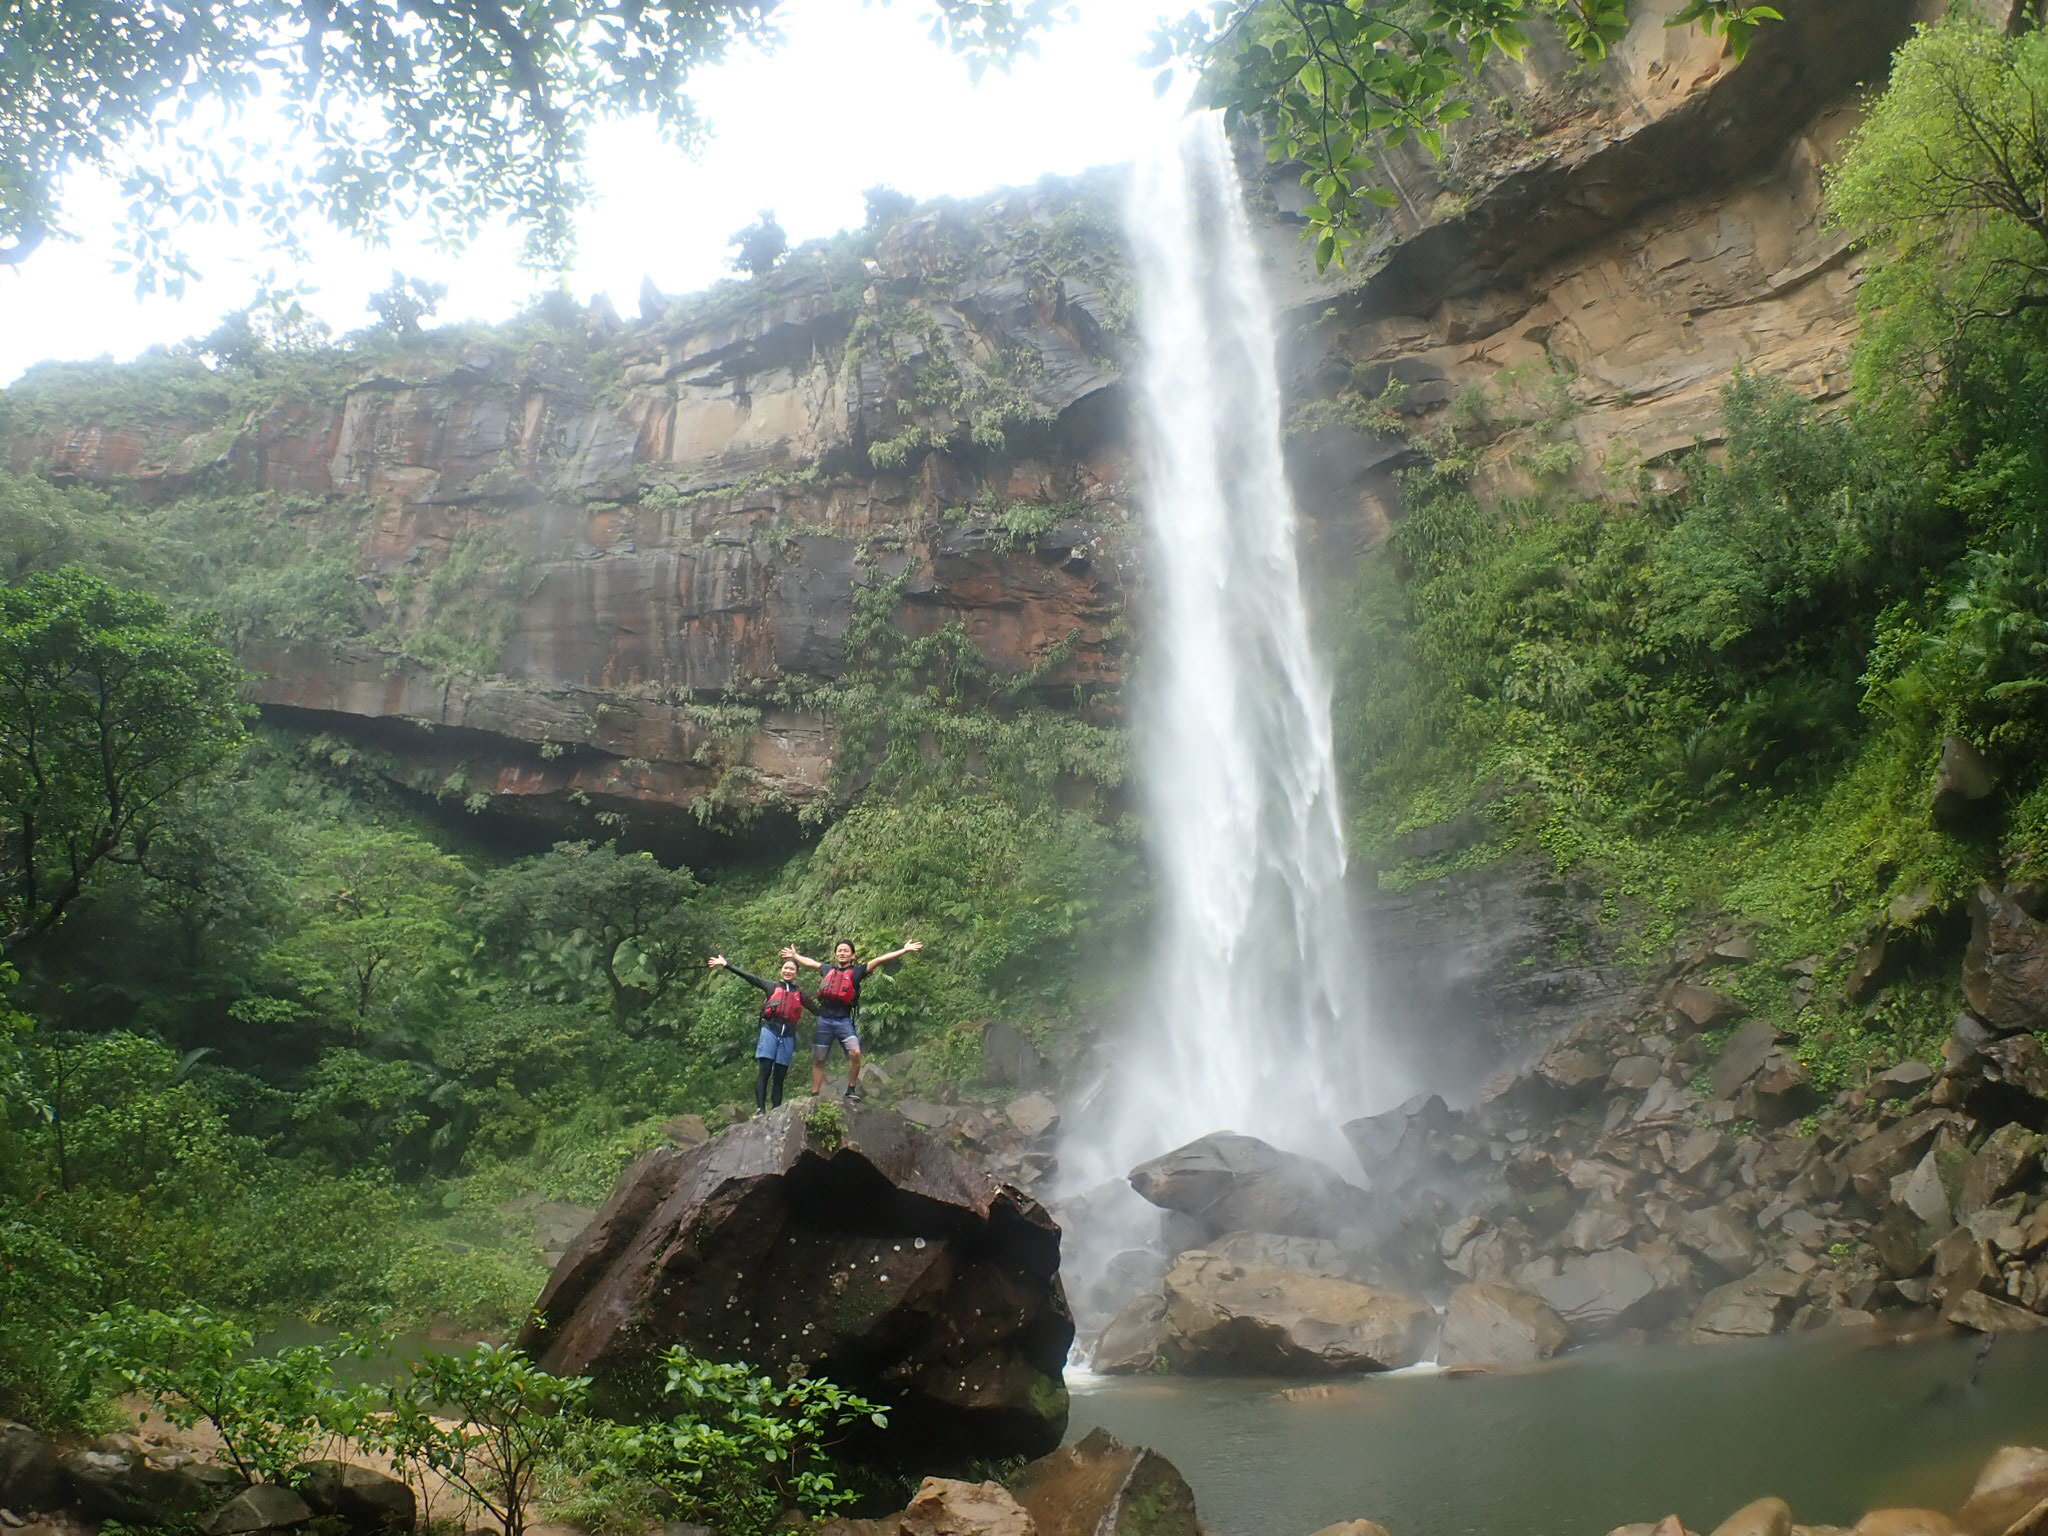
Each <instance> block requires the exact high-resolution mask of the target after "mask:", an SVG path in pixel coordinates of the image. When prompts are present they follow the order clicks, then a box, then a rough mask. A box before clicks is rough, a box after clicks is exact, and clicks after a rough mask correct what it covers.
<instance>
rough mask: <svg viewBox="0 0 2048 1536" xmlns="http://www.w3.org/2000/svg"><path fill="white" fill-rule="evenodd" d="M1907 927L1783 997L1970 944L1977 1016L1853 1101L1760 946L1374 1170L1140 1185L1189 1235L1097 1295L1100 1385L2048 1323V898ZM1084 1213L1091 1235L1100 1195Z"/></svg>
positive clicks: (1230, 1141) (1679, 978) (1162, 1166)
mask: <svg viewBox="0 0 2048 1536" xmlns="http://www.w3.org/2000/svg"><path fill="white" fill-rule="evenodd" d="M1894 909H1895V910H1893V911H1891V912H1889V913H1887V914H1886V916H1885V918H1884V920H1883V921H1882V922H1881V923H1879V924H1877V925H1876V926H1874V927H1873V929H1872V930H1871V932H1869V933H1868V934H1867V935H1866V936H1865V937H1864V939H1863V940H1862V941H1861V942H1860V947H1859V948H1858V949H1857V950H1856V952H1855V953H1854V954H1843V955H1839V956H1832V957H1822V956H1812V957H1802V958H1800V959H1797V960H1794V961H1792V962H1790V963H1788V964H1785V965H1783V966H1781V967H1778V969H1779V970H1781V971H1782V975H1781V976H1779V977H1777V978H1776V980H1777V981H1780V982H1782V983H1783V984H1784V985H1785V986H1786V987H1788V988H1789V989H1790V990H1791V992H1792V994H1793V997H1794V1000H1795V1003H1803V1002H1804V1000H1805V999H1806V998H1808V997H1810V996H1811V995H1812V992H1813V989H1814V986H1815V982H1814V977H1815V975H1816V974H1817V973H1824V974H1827V975H1830V976H1841V977H1842V978H1843V979H1842V980H1841V981H1839V982H1837V983H1834V984H1836V985H1840V986H1842V987H1845V988H1847V989H1849V991H1850V992H1851V994H1852V1000H1853V995H1854V994H1856V993H1858V992H1859V990H1860V991H1861V993H1862V995H1864V996H1865V997H1874V996H1876V995H1877V993H1878V992H1879V990H1880V989H1881V988H1882V986H1883V985H1884V983H1885V978H1886V975H1887V971H1886V967H1887V965H1888V964H1892V963H1896V962H1897V961H1898V960H1899V958H1900V956H1901V955H1902V954H1911V953H1913V952H1914V946H1916V945H1927V944H1931V943H1940V944H1944V945H1949V946H1952V948H1950V949H1949V950H1948V952H1950V953H1954V952H1955V951H1957V950H1960V951H1961V955H1962V958H1961V962H1960V966H1961V972H1960V990H1961V993H1962V996H1963V998H1964V1000H1965V1002H1966V1004H1967V1005H1968V1006H1967V1007H1965V1008H1964V1009H1963V1011H1961V1012H1960V1013H1959V1014H1958V1015H1957V1017H1956V1019H1955V1021H1954V1025H1953V1028H1952V1030H1951V1033H1950V1035H1949V1038H1948V1040H1947V1041H1946V1043H1945V1044H1944V1045H1943V1046H1942V1048H1941V1049H1940V1051H1939V1052H1938V1053H1935V1052H1930V1053H1928V1054H1929V1057H1930V1059H1928V1060H1924V1061H1921V1060H1908V1061H1904V1062H1900V1063H1898V1064H1895V1065H1893V1066H1890V1067H1888V1068H1886V1069H1884V1070H1882V1071H1878V1072H1874V1073H1869V1074H1866V1075H1863V1076H1861V1077H1858V1078H1852V1079H1850V1080H1848V1081H1847V1082H1846V1083H1845V1082H1843V1081H1841V1080H1839V1079H1838V1080H1837V1081H1835V1082H1832V1083H1830V1084H1829V1085H1828V1086H1827V1087H1826V1088H1823V1087H1822V1086H1821V1085H1820V1084H1819V1083H1817V1082H1816V1080H1815V1076H1814V1071H1813V1069H1812V1068H1810V1067H1809V1066H1807V1065H1806V1064H1805V1063H1804V1062H1803V1061H1802V1060H1801V1059H1800V1057H1799V1056H1798V1054H1797V1053H1796V1050H1795V1047H1794V1044H1793V1042H1792V1039H1791V1037H1790V1036H1789V1035H1787V1034H1785V1033H1784V1032H1782V1031H1781V1030H1780V1029H1779V1028H1777V1027H1776V1025H1774V1024H1773V1023H1772V1022H1771V1021H1770V1020H1768V1019H1765V1018H1761V1017H1756V1016H1754V1015H1753V1014H1752V1012H1751V1010H1750V1009H1749V1007H1748V1006H1747V1005H1746V1004H1745V1003H1744V1002H1743V1001H1742V1000H1741V997H1740V995H1739V994H1740V993H1741V992H1742V991H1745V990H1749V989H1747V988H1744V987H1742V986H1741V985H1740V984H1739V983H1738V982H1737V980H1736V978H1737V976H1738V975H1739V973H1741V972H1743V971H1744V970H1746V969H1748V968H1749V967H1751V966H1755V965H1759V964H1761V962H1760V961H1759V960H1758V958H1757V955H1758V946H1757V944H1756V942H1755V941H1754V938H1753V937H1751V936H1749V935H1742V934H1722V935H1720V936H1718V937H1710V938H1708V939H1705V940H1703V941H1701V942H1699V943H1697V944H1695V945H1693V946H1692V947H1691V948H1690V949H1688V950H1687V951H1686V952H1684V953H1681V954H1678V955H1675V956H1673V957H1672V958H1671V959H1670V960H1669V962H1668V963H1666V964H1665V965H1663V966H1662V967H1661V968H1660V969H1657V970H1654V971H1653V972H1651V973H1650V974H1649V975H1648V976H1647V977H1646V979H1645V980H1644V981H1643V982H1642V984H1641V985H1640V986H1639V987H1638V988H1637V989H1636V990H1635V991H1633V992H1632V993H1631V994H1629V995H1628V996H1626V997H1624V998H1622V999H1621V1000H1620V1001H1618V1002H1617V1003H1615V1004H1613V1005H1611V1006H1609V1007H1606V1008H1602V1009H1598V1010H1592V1009H1589V1010H1586V1011H1583V1012H1582V1013H1581V1014H1580V1015H1579V1016H1578V1017H1577V1018H1576V1019H1575V1020H1574V1021H1572V1022H1571V1023H1570V1024H1568V1025H1567V1026H1566V1027H1564V1028H1563V1029H1562V1030H1560V1031H1558V1032H1555V1033H1553V1034H1552V1035H1551V1036H1550V1037H1549V1038H1548V1040H1547V1041H1546V1042H1544V1043H1542V1044H1541V1045H1540V1046H1539V1047H1536V1048H1533V1049H1532V1051H1531V1052H1530V1053H1529V1054H1528V1055H1527V1056H1525V1057H1524V1059H1523V1060H1522V1061H1520V1062H1519V1063H1518V1064H1516V1065H1513V1066H1511V1067H1509V1068H1507V1069H1505V1070H1502V1071H1499V1072H1497V1073H1495V1074H1494V1075H1492V1076H1491V1077H1489V1078H1486V1079H1485V1080H1483V1081H1482V1082H1480V1083H1479V1084H1478V1085H1477V1087H1476V1089H1473V1090H1471V1091H1470V1092H1469V1094H1468V1095H1467V1096H1466V1097H1465V1099H1464V1101H1463V1102H1460V1103H1458V1104H1456V1105H1453V1104H1452V1103H1450V1102H1447V1100H1446V1098H1445V1097H1443V1096H1439V1095H1435V1094H1424V1095H1420V1096H1418V1097H1416V1098H1414V1099H1412V1100H1410V1101H1409V1102H1407V1103H1404V1104H1402V1105H1400V1106H1398V1107H1397V1108H1394V1109H1392V1110H1389V1111H1386V1112H1384V1113H1382V1114H1378V1115H1373V1116H1369V1117H1366V1118H1363V1119H1359V1120H1355V1121H1353V1122H1351V1123H1350V1124H1349V1125H1348V1126H1346V1128H1345V1129H1346V1134H1347V1136H1348V1138H1349V1140H1350V1141H1351V1143H1352V1146H1353V1148H1354V1150H1355V1151H1356V1153H1357V1156H1358V1162H1359V1168H1360V1169H1361V1170H1362V1172H1356V1171H1354V1172H1353V1174H1352V1176H1351V1178H1348V1179H1347V1178H1345V1177H1343V1176H1341V1175H1340V1174H1339V1173H1338V1172H1337V1171H1336V1170H1334V1169H1331V1168H1327V1167H1323V1166H1321V1165H1319V1164H1314V1163H1312V1162H1311V1161H1310V1160H1308V1159H1305V1158H1299V1157H1295V1156H1294V1155H1292V1154H1289V1153H1285V1152H1281V1151H1279V1150H1277V1149H1275V1148H1272V1147H1269V1146H1266V1145H1265V1144H1264V1143H1262V1142H1256V1141H1253V1140H1252V1139H1251V1138H1247V1137H1241V1136H1233V1135H1216V1136H1209V1137H1204V1138H1202V1139H1200V1140H1198V1141H1196V1142H1194V1143H1191V1144H1190V1145H1188V1146H1186V1147H1182V1148H1178V1149H1176V1150H1174V1151H1172V1152H1170V1153H1167V1154H1165V1155H1164V1156H1162V1157H1159V1158H1156V1159H1154V1160H1153V1161H1151V1162H1149V1163H1146V1164H1144V1165H1142V1166H1141V1167H1139V1168H1136V1169H1134V1170H1132V1173H1131V1176H1130V1182H1131V1185H1132V1187H1133V1188H1135V1189H1136V1190H1137V1191H1138V1192H1139V1193H1140V1194H1142V1195H1144V1196H1145V1197H1146V1198H1147V1199H1149V1200H1151V1201H1152V1202H1153V1203H1154V1204H1156V1205H1158V1206H1160V1207H1161V1208H1162V1216H1161V1219H1160V1226H1159V1233H1160V1235H1159V1238H1158V1240H1157V1241H1156V1242H1155V1243H1154V1244H1153V1245H1151V1246H1150V1247H1148V1248H1144V1249H1133V1250H1131V1251H1129V1252H1126V1253H1123V1254H1119V1255H1117V1256H1116V1258H1115V1259H1114V1260H1112V1261H1111V1263H1110V1264H1109V1265H1108V1267H1107V1270H1106V1272H1105V1273H1104V1275H1102V1276H1101V1277H1096V1278H1094V1279H1092V1280H1091V1282H1090V1283H1089V1284H1088V1285H1086V1286H1084V1287H1082V1290H1081V1293H1080V1294H1082V1296H1083V1297H1084V1299H1085V1300H1086V1301H1087V1303H1088V1305H1089V1307H1090V1308H1091V1309H1096V1310H1099V1311H1100V1312H1101V1313H1102V1314H1103V1315H1102V1316H1101V1317H1094V1318H1091V1319H1090V1323H1091V1327H1090V1336H1091V1339H1092V1348H1093V1360H1094V1364H1095V1367H1096V1369H1098V1370H1103V1371H1109V1372H1136V1371H1149V1370H1158V1369H1173V1370H1183V1371H1198V1372H1199V1371H1248V1372H1274V1371H1278V1372H1299V1373H1303V1374H1313V1373H1320V1372H1327V1371H1332V1370H1373V1369H1381V1368H1386V1367H1390V1366H1400V1365H1405V1364H1409V1363H1412V1362H1413V1361H1416V1360H1426V1359H1429V1358H1432V1356H1433V1357H1434V1358H1435V1359H1436V1361H1437V1363H1439V1364H1440V1365H1443V1366H1446V1367H1486V1366H1503V1365H1514V1364H1524V1363H1528V1362H1532V1361H1535V1360H1540V1359H1543V1358H1546V1357H1547V1356H1549V1355H1551V1354H1553V1353H1555V1352H1556V1351H1558V1350H1559V1349H1562V1348H1566V1347H1570V1346H1575V1345H1581V1344H1587V1343H1592V1342H1596V1341H1631V1340H1645V1339H1653V1338H1655V1339H1676V1340H1683V1341H1686V1342H1689V1343H1709V1342H1712V1341H1714V1340H1718V1339H1728V1338H1752V1337H1758V1336H1762V1335H1768V1334H1774V1333H1782V1332H1788V1331H1796V1330H1802V1329H1809V1328H1818V1327H1825V1326H1837V1327H1840V1326H1857V1327H1869V1326H1877V1325H1883V1326H1886V1327H1891V1328H1897V1329H1910V1328H1917V1327H1924V1326H1927V1325H1944V1324H1945V1325H1951V1326H1954V1327H1959V1328H1966V1329H1973V1330H1977V1331H1981V1332H1994V1331H1998V1330H2003V1329H2024V1328H2039V1327H2043V1326H2048V1162H2044V1156H2043V1154H2044V1151H2048V1052H2044V1047H2043V1044H2042V1040H2041V1038H2040V1034H2039V1033H2038V1031H2039V1030H2040V1029H2041V1028H2043V1027H2048V1002H2044V999H2048V980H2044V978H2048V922H2044V921H2043V916H2044V915H2048V896H2044V895H2043V894H2042V893H2041V892H2040V891H2039V890H2037V889H2035V888H2033V887H2019V886H2013V887H1997V886H1993V885H1989V884H1987V885H1984V886H1981V887H1980V888H1979V889H1977V890H1976V891H1975V892H1974V893H1973V894H1972V895H1971V896H1970V897H1969V898H1968V900H1967V901H1966V902H1962V903H1957V904H1955V905H1954V906H1953V907H1949V906H1944V905H1942V904H1939V903H1934V902H1932V901H1931V900H1930V901H1929V902H1926V903H1919V904H1906V905H1904V906H1901V904H1899V903H1894ZM1966 928H1967V932H1968V935H1969V937H1968V943H1967V947H1964V945H1963V938H1962V935H1963V933H1964V931H1965V929H1966ZM1941 934H1947V935H1948V937H1947V938H1941V937H1939V935H1941ZM1930 935H1934V936H1935V937H1930ZM1354 1181H1355V1182H1354ZM1061 1214H1062V1216H1063V1217H1065V1218H1067V1219H1073V1220H1081V1221H1085V1220H1087V1219H1089V1211H1088V1197H1085V1196H1084V1197H1083V1198H1082V1199H1080V1200H1077V1201H1073V1202H1069V1204H1068V1205H1067V1206H1065V1207H1063V1208H1062V1209H1061ZM1439 1316H1440V1319H1441V1321H1440V1322H1439V1320H1438V1318H1439ZM1396 1319H1401V1321H1399V1322H1396ZM1368 1320H1369V1321H1368Z"/></svg>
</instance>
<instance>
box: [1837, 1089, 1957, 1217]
mask: <svg viewBox="0 0 2048 1536" xmlns="http://www.w3.org/2000/svg"><path fill="white" fill-rule="evenodd" d="M1954 1123H1955V1117H1954V1116H1953V1115H1950V1114H1948V1113H1947V1112H1945V1111H1943V1110H1939V1109H1928V1110H1922V1111H1921V1112H1920V1113H1919V1114H1917V1115H1910V1116H1908V1117H1907V1118H1906V1119H1904V1120H1901V1121H1900V1122H1899V1123H1898V1124H1896V1125H1893V1126H1888V1127H1886V1128H1885V1129H1884V1130H1881V1131H1879V1132H1878V1133H1877V1134H1876V1135H1874V1136H1866V1137H1864V1138H1863V1139H1862V1140H1860V1141H1858V1142H1856V1143H1855V1144H1854V1145H1852V1146H1851V1147H1849V1148H1848V1149H1847V1150H1846V1151H1845V1152H1844V1153H1843V1154H1842V1157H1841V1167H1842V1170H1843V1172H1844V1173H1846V1174H1847V1175H1848V1178H1849V1182H1850V1183H1851V1184H1852V1185H1853V1186H1854V1187H1855V1190H1856V1192H1857V1194H1859V1195H1860V1196H1862V1198H1863V1199H1864V1200H1865V1201H1866V1202H1867V1203H1868V1204H1869V1205H1870V1207H1871V1208H1872V1209H1873V1210H1877V1209H1881V1208H1882V1207H1883V1206H1884V1204H1885V1203H1886V1202H1887V1201H1888V1200H1889V1198H1890V1185H1891V1181H1892V1180H1893V1179H1894V1178H1896V1177H1897V1176H1898V1175H1899V1174H1901V1173H1903V1172H1905V1171H1906V1170H1907V1169H1908V1168H1910V1167H1912V1165H1913V1164H1914V1163H1915V1162H1917V1161H1918V1160H1919V1158H1920V1155H1921V1153H1922V1151H1923V1150H1924V1149H1925V1148H1926V1146H1927V1145H1928V1143H1929V1142H1931V1141H1933V1139H1934V1136H1935V1133H1936V1132H1937V1131H1939V1130H1941V1129H1942V1127H1944V1126H1948V1125H1952V1124H1954Z"/></svg>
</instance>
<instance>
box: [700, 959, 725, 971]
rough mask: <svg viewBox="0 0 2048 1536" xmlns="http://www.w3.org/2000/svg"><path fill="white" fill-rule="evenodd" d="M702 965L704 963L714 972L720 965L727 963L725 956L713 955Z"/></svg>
mask: <svg viewBox="0 0 2048 1536" xmlns="http://www.w3.org/2000/svg"><path fill="white" fill-rule="evenodd" d="M704 963H705V964H706V965H708V966H710V967H711V969H713V970H714V971H715V970H717V969H718V968H719V967H720V966H721V965H724V964H726V963H727V961H726V958H725V956H723V955H713V956H712V957H711V958H710V959H709V960H706V961H705V962H704Z"/></svg>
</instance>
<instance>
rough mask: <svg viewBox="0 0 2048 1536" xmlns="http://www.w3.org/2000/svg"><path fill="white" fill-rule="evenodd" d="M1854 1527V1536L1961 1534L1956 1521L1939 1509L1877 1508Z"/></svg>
mask: <svg viewBox="0 0 2048 1536" xmlns="http://www.w3.org/2000/svg"><path fill="white" fill-rule="evenodd" d="M1851 1531H1852V1532H1853V1536H1959V1533H1958V1532H1957V1530H1956V1523H1955V1521H1953V1520H1951V1519H1949V1517H1948V1516H1947V1515H1944V1514H1943V1513H1942V1512H1941V1511H1940V1510H1938V1509H1873V1510H1872V1511H1871V1512H1870V1513H1869V1514H1867V1515H1865V1516H1864V1517H1863V1518H1862V1519H1861V1520H1858V1521H1857V1522H1856V1524H1855V1525H1854V1526H1852V1527H1851Z"/></svg>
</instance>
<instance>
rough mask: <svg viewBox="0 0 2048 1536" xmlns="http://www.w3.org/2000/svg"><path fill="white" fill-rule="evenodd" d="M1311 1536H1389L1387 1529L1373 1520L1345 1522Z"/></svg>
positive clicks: (1328, 1526) (1327, 1526)
mask: <svg viewBox="0 0 2048 1536" xmlns="http://www.w3.org/2000/svg"><path fill="white" fill-rule="evenodd" d="M1310 1536H1389V1533H1388V1531H1387V1528H1386V1527H1385V1526H1384V1525H1381V1524H1379V1523H1378V1522H1376V1521H1372V1520H1343V1521H1339V1522H1338V1523H1337V1524H1336V1525H1326V1526H1324V1527H1323V1528H1322V1529H1321V1530H1320V1531H1314V1532H1311V1533H1310Z"/></svg>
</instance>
